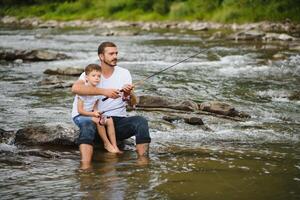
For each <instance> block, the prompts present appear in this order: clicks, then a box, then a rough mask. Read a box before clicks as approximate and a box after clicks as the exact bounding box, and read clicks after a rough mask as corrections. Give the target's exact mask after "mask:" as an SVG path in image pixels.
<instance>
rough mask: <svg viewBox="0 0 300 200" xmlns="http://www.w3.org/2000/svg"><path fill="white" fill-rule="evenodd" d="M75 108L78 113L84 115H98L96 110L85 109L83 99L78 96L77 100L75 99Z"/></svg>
mask: <svg viewBox="0 0 300 200" xmlns="http://www.w3.org/2000/svg"><path fill="white" fill-rule="evenodd" d="M77 110H78V113H79V114H81V115H85V116H91V117H98V115H99V114H98V112H88V111H85V110H84V108H83V101H82V100H81V99H80V98H78V101H77Z"/></svg>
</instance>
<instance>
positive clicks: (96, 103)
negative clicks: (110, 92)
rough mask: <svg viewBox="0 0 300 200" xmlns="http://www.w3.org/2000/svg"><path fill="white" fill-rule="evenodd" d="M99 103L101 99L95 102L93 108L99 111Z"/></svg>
mask: <svg viewBox="0 0 300 200" xmlns="http://www.w3.org/2000/svg"><path fill="white" fill-rule="evenodd" d="M98 103H99V99H98V100H97V101H96V102H95V104H94V107H93V110H94V111H97V112H98Z"/></svg>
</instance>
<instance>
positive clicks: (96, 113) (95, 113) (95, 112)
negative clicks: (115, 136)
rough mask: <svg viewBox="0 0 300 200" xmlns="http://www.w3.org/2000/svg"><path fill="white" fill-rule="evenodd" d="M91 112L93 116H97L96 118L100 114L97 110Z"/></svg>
mask: <svg viewBox="0 0 300 200" xmlns="http://www.w3.org/2000/svg"><path fill="white" fill-rule="evenodd" d="M93 114H94V117H97V118H99V117H100V116H101V114H100V112H98V111H94V112H93Z"/></svg>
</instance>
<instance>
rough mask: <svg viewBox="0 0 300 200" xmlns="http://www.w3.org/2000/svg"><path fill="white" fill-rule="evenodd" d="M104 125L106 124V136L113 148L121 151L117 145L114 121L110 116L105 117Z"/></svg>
mask: <svg viewBox="0 0 300 200" xmlns="http://www.w3.org/2000/svg"><path fill="white" fill-rule="evenodd" d="M106 126H107V133H108V138H109V140H110V142H111V144H112V145H113V147H114V148H115V150H116V151H117V152H119V153H121V152H122V151H120V149H119V148H118V145H117V140H116V131H115V127H114V122H113V120H112V118H111V117H110V118H108V119H107V122H106Z"/></svg>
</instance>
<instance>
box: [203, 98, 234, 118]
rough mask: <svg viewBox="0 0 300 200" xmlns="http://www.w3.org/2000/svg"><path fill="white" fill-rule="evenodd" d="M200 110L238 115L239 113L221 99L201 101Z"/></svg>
mask: <svg viewBox="0 0 300 200" xmlns="http://www.w3.org/2000/svg"><path fill="white" fill-rule="evenodd" d="M200 110H202V111H207V112H212V113H216V114H220V115H226V116H236V115H237V113H238V112H237V111H236V110H235V108H234V107H233V106H231V105H229V104H227V103H223V102H220V101H210V102H204V103H201V104H200Z"/></svg>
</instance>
